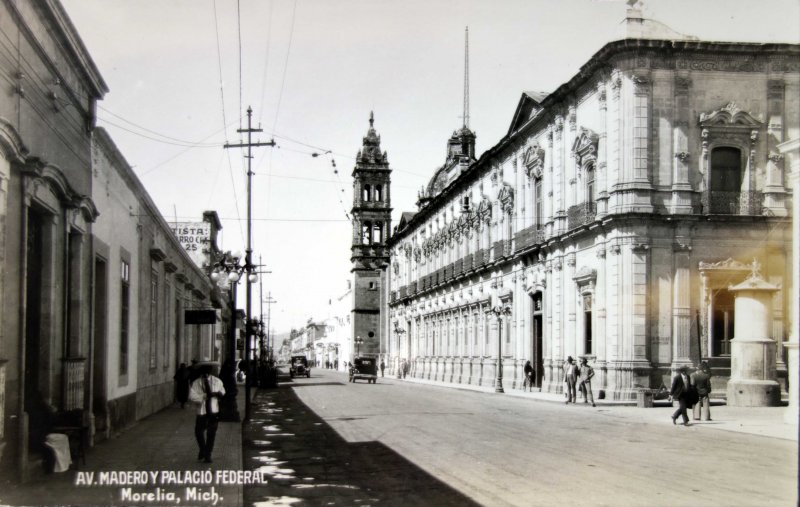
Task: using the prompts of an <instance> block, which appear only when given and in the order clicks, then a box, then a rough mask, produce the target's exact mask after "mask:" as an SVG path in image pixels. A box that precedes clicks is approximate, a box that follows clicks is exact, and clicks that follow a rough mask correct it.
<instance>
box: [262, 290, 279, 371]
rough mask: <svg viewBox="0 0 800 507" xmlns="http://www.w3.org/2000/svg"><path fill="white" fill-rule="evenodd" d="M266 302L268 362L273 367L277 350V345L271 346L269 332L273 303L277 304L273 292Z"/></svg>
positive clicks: (269, 293)
mask: <svg viewBox="0 0 800 507" xmlns="http://www.w3.org/2000/svg"><path fill="white" fill-rule="evenodd" d="M264 302H265V303H267V352H268V353H269V359H268V361H269V364H270V365H272V351H273V349H274V348H275V344H272V346H270V339H271V337H270V330H269V316H270V310H271V309H272V303H277V301H276V300H274V299H273V298H272V292H268V293H267V299H266V301H264Z"/></svg>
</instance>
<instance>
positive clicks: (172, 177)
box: [62, 0, 800, 332]
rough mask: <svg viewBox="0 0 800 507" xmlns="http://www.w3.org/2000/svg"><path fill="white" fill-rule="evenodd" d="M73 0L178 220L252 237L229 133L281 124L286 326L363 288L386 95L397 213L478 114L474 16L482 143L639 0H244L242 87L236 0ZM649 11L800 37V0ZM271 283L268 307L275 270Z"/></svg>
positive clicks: (568, 70) (137, 154)
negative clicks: (357, 273)
mask: <svg viewBox="0 0 800 507" xmlns="http://www.w3.org/2000/svg"><path fill="white" fill-rule="evenodd" d="M62 3H63V4H64V6H65V8H66V10H67V12H68V13H69V15H70V17H71V19H72V21H73V22H74V24H75V26H76V27H77V29H78V31H79V33H80V34H81V37H82V38H83V41H84V43H85V44H86V46H87V48H88V50H89V52H90V53H91V55H92V57H93V58H94V60H95V62H96V64H97V66H98V67H99V69H100V72H101V74H102V75H103V77H104V78H105V80H106V82H107V83H108V85H109V88H110V89H111V91H110V92H109V93H108V94H107V95H106V97H105V99H104V100H103V101H102V102H100V104H99V105H100V109H99V118H100V120H99V125H102V126H104V127H105V128H106V129H107V130H108V131H109V132H110V134H111V135H112V137H113V138H114V140H115V142H116V143H117V145H118V146H119V148H120V150H121V151H122V153H123V154H124V155H125V157H126V158H127V160H128V162H129V163H130V164H131V165H133V166H134V170H135V171H136V173H137V174H138V175H139V177H140V178H141V180H142V182H143V183H144V185H145V187H146V188H147V189H148V191H149V192H150V195H151V196H152V197H153V199H154V201H155V202H156V204H157V205H158V206H159V207H160V209H161V211H162V213H163V214H164V216H165V217H166V218H167V220H172V219H173V218H172V217H173V216H175V215H176V214H177V217H178V219H179V220H181V221H188V220H200V219H201V216H202V212H203V211H204V210H208V209H213V210H216V211H217V212H218V213H219V216H220V217H221V218H222V223H223V231H222V233H221V236H220V244H221V247H222V248H223V249H226V250H237V249H240V250H244V245H245V239H244V238H245V234H246V224H245V220H244V219H245V217H246V193H245V172H244V167H245V165H244V161H245V159H244V158H243V154H244V153H243V151H242V150H224V149H222V144H223V143H224V142H225V141H226V140H227V141H228V142H232V143H235V142H240V137H239V134H238V133H237V132H236V129H237V128H239V122H238V118H239V117H240V116H242V117H243V116H244V110H246V109H247V107H248V105H250V106H252V108H253V117H254V122H255V123H260V124H261V127H262V128H263V129H264V134H263V135H261V136H260V140H262V141H267V140H269V138H270V137H271V135H272V134H273V133H274V135H275V140H276V142H277V143H278V146H279V147H278V148H274V149H271V148H257V149H256V151H255V158H254V159H253V163H254V166H253V170H254V172H256V173H257V175H256V176H255V177H254V178H253V196H254V197H253V218H254V222H253V250H254V261H256V262H257V261H258V257H259V256H261V257H262V258H263V263H264V264H266V266H267V267H266V269H269V270H271V271H272V274H270V275H266V278H265V279H264V284H265V285H264V296H265V297H266V295H267V293H268V292H271V293H272V295H273V297H274V298H275V299H276V300H277V301H278V303H277V304H276V305H275V306H274V307H273V310H272V324H273V325H272V327H273V328H274V329H277V330H278V331H279V332H280V331H283V330H286V329H288V328H289V327H290V326H300V325H303V324H304V323H305V322H306V320H307V319H308V318H309V317H314V318H315V319H317V318H325V317H326V316H327V315H328V313H327V312H328V300H329V299H330V298H335V297H336V296H339V295H341V294H342V293H343V292H344V291H345V288H346V280H348V279H349V278H350V276H351V275H350V272H349V270H350V242H351V226H350V223H349V222H347V221H346V219H345V212H344V209H346V210H347V212H348V213H349V211H350V207H351V205H352V180H351V171H352V168H353V165H354V159H353V157H354V156H355V153H356V152H357V151H358V149H359V148H360V147H361V138H362V136H363V135H364V134H365V133H366V130H367V128H368V118H369V112H370V110H374V112H375V128H376V130H377V131H378V133H379V134H380V135H381V138H382V147H383V149H384V150H386V151H388V155H389V162H390V164H391V167H392V169H393V173H392V205H393V207H394V210H395V211H394V213H393V224H396V223H397V218H398V216H399V213H400V212H402V211H413V210H415V205H414V203H415V201H416V193H417V189H419V187H420V186H422V185H424V184H426V183H427V181H428V180H429V178H430V177H431V176H432V174H433V172H434V170H435V169H436V168H438V167H439V166H441V164H442V163H444V159H445V147H446V141H447V139H448V137H449V136H450V134H451V133H452V131H453V130H454V129H455V128H458V127H460V126H461V121H462V120H461V114H462V107H463V106H462V104H463V95H462V94H463V73H464V70H463V62H464V28H465V27H466V26H469V37H470V48H469V50H470V62H469V65H470V116H471V120H470V126H471V128H472V129H473V130H474V131H476V133H477V135H478V139H477V153H478V155H480V154H481V153H483V152H484V151H485V150H487V149H488V148H489V147H491V146H492V145H493V144H495V143H496V142H497V141H498V140H499V139H500V138H501V137H502V136H503V135H504V134H505V133H506V131H507V130H508V126H509V123H510V121H511V117H512V115H513V113H514V108H515V107H516V105H517V102H518V101H519V98H520V94H521V93H522V91H523V90H542V91H552V90H554V89H555V88H556V87H558V86H559V85H560V84H562V83H564V82H565V81H567V80H568V79H570V78H571V77H572V76H573V75H574V73H575V72H576V71H577V70H578V68H579V67H580V66H581V65H583V64H584V63H586V61H587V60H588V59H589V58H590V57H591V56H592V55H593V54H594V53H595V52H596V51H598V50H599V49H600V48H601V47H602V46H603V45H604V44H605V43H607V42H609V41H611V40H615V39H618V38H620V35H619V34H620V33H621V32H620V29H621V27H620V22H621V21H622V19H623V18H624V17H625V10H626V4H625V2H623V1H590V0H560V1H556V0H549V1H543V0H541V1H533V0H505V1H502V2H500V1H496V0H495V1H490V0H485V1H483V0H404V1H394V0H297V1H293V0H241V2H240V5H241V46H242V60H241V62H242V72H241V75H242V79H241V101H240V87H239V83H240V79H239V51H238V40H239V37H238V34H237V14H236V11H237V2H236V1H234V0H217V1H216V3H215V2H214V0H171V1H164V0H135V1H134V0H62ZM215 10H216V14H217V18H216V19H217V22H216V25H217V27H218V34H219V55H220V56H219V58H218V51H217V35H216V34H217V30H216V29H215V15H214V13H215ZM293 13H294V16H293ZM644 13H645V16H646V17H649V18H652V19H656V20H658V21H660V22H662V23H665V24H667V25H668V26H670V27H671V28H673V29H674V30H676V31H678V32H681V33H685V34H690V35H695V36H698V37H700V38H701V39H703V40H719V41H764V42H795V43H797V42H798V41H800V22H799V21H798V20H800V1H798V0H761V1H755V0H746V1H745V0H724V1H711V0H707V1H703V0H682V1H678V0H669V1H667V0H659V1H656V0H650V1H649V2H646V3H645V9H644ZM293 19H294V21H293ZM290 41H291V45H290ZM220 63H221V65H220ZM220 66H221V71H220ZM220 73H221V74H222V81H223V86H222V92H223V93H224V115H225V118H226V120H227V123H228V127H227V129H224V128H223V126H224V125H225V123H224V122H223V100H222V97H221V93H220ZM240 103H241V108H240ZM242 121H243V124H244V126H246V120H242ZM129 122H130V123H129ZM112 123H113V125H112ZM132 124H135V125H137V126H139V127H145V128H147V129H150V130H151V131H155V132H157V133H158V134H160V135H154V134H152V133H148V132H145V131H143V130H142V129H141V128H138V127H136V126H134V125H132ZM119 126H122V127H125V128H126V129H128V130H133V131H136V132H138V133H139V135H135V134H132V133H130V132H128V131H126V130H123V129H121V128H119ZM141 134H144V135H145V136H149V137H153V138H157V139H160V140H161V141H154V140H152V139H147V138H145V137H142V135H141ZM163 136H169V137H171V138H174V139H177V140H182V141H189V142H191V143H193V144H197V143H199V142H202V143H203V144H206V143H213V144H214V146H210V147H193V148H187V147H185V146H178V145H175V144H167V143H165V142H163V141H164V140H165V139H164V137H163ZM167 141H168V140H167ZM293 141H301V142H303V143H306V144H308V145H312V146H314V147H319V148H323V149H324V150H331V151H332V152H333V159H334V160H335V162H336V165H337V167H338V169H339V175H338V177H339V179H340V181H341V184H340V183H338V182H337V176H336V175H335V174H334V173H333V170H332V166H331V160H330V158H329V157H330V155H327V156H326V157H316V158H315V157H312V156H311V155H310V153H312V152H315V151H321V150H319V149H315V148H310V147H308V146H304V145H302V144H298V143H297V142H293ZM168 142H169V143H174V142H175V141H168ZM179 144H186V143H179ZM228 156H230V164H229V162H228ZM331 181H333V183H332V182H331ZM342 189H343V190H344V192H342V191H341V190H342ZM340 200H341V201H342V202H343V203H344V207H343V206H342V204H341V203H340V202H339V201H340ZM237 203H238V211H237ZM101 212H102V210H101ZM243 296H244V295H243V294H240V299H239V301H240V302H241V306H244V297H243ZM253 301H254V311H255V314H256V315H258V312H259V310H258V286H254V295H253ZM265 313H266V309H265Z"/></svg>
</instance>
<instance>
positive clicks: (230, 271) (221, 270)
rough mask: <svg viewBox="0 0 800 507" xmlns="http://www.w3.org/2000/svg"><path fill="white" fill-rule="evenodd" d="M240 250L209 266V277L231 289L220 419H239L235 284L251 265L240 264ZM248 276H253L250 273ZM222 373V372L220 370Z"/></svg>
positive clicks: (223, 256) (228, 253)
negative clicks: (226, 365)
mask: <svg viewBox="0 0 800 507" xmlns="http://www.w3.org/2000/svg"><path fill="white" fill-rule="evenodd" d="M241 260H242V254H241V252H234V253H231V252H224V253H223V254H222V255H221V256H220V257H219V259H217V262H215V263H214V265H213V266H212V267H211V270H212V271H211V274H210V275H209V276H210V278H211V279H212V280H213V281H214V282H216V283H218V284H219V283H220V282H225V281H227V282H228V286H229V288H230V291H231V297H230V302H231V322H230V329H229V331H228V358H227V361H230V363H229V365H228V366H229V368H225V369H224V371H225V375H224V376H225V377H226V378H223V379H221V380H222V381H223V382H224V384H225V386H226V389H225V397H224V398H223V399H222V410H221V411H220V412H221V414H220V419H221V420H222V421H232V422H237V421H239V420H240V419H239V407H238V404H237V403H236V389H235V387H236V367H235V365H236V285H237V283H238V282H239V279H240V278H241V276H242V274H243V273H245V272H249V271H250V269H251V266H248V264H247V262H245V263H244V264H240V261H241ZM249 276H255V275H252V274H250V275H249ZM220 374H221V375H222V372H220Z"/></svg>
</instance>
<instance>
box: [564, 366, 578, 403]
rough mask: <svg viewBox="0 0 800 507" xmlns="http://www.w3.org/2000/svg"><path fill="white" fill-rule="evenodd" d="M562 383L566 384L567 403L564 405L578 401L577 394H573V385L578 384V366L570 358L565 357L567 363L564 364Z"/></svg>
mask: <svg viewBox="0 0 800 507" xmlns="http://www.w3.org/2000/svg"><path fill="white" fill-rule="evenodd" d="M564 382H566V383H567V401H566V402H565V403H570V402H571V403H576V402H577V401H578V394H577V393H576V392H575V385H576V384H577V382H578V365H577V364H575V360H574V359H572V356H567V362H566V363H564Z"/></svg>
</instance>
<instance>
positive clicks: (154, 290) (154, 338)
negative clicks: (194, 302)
mask: <svg viewBox="0 0 800 507" xmlns="http://www.w3.org/2000/svg"><path fill="white" fill-rule="evenodd" d="M157 348H158V273H157V272H156V271H153V272H151V273H150V368H155V367H156V350H157Z"/></svg>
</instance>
